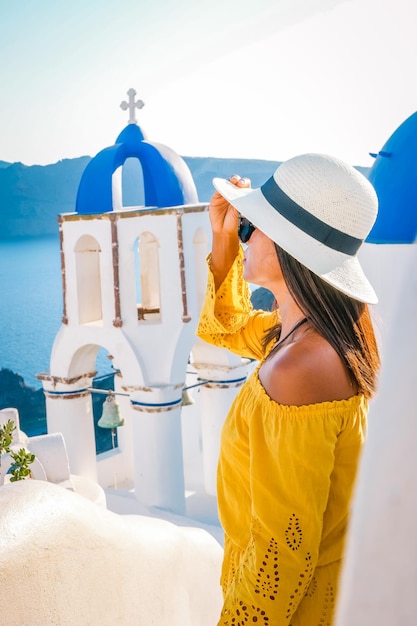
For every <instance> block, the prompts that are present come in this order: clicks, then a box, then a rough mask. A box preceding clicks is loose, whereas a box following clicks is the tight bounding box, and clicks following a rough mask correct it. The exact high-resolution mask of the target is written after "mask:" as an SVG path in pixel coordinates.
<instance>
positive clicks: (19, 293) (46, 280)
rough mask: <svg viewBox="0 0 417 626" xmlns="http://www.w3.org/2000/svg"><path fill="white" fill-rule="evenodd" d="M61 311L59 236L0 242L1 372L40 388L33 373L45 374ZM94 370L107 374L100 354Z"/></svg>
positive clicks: (100, 352) (100, 353)
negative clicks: (7, 372) (18, 376)
mask: <svg viewBox="0 0 417 626" xmlns="http://www.w3.org/2000/svg"><path fill="white" fill-rule="evenodd" d="M62 310H63V306H62V283H61V260H60V250H59V239H58V237H35V238H22V239H11V240H4V241H1V240H0V369H1V368H4V367H5V368H8V369H10V370H12V371H13V372H16V373H18V374H20V375H21V376H22V377H23V378H24V381H25V383H26V385H29V386H30V387H34V388H35V389H39V388H40V387H42V384H41V383H40V381H39V380H37V379H36V374H39V373H40V372H45V371H49V359H50V355H51V349H52V344H53V342H54V339H55V335H56V334H57V332H58V330H59V328H60V325H61V318H62ZM96 369H97V371H98V373H99V375H103V374H107V373H110V371H111V364H110V363H109V361H108V360H107V359H106V358H105V353H104V350H103V351H101V350H100V351H99V354H98V357H97V363H96Z"/></svg>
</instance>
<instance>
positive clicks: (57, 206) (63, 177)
mask: <svg viewBox="0 0 417 626" xmlns="http://www.w3.org/2000/svg"><path fill="white" fill-rule="evenodd" d="M90 158H91V157H89V156H83V157H79V158H76V159H64V160H62V161H58V163H54V164H53V165H31V166H27V165H23V164H22V163H12V164H10V163H7V162H5V161H0V239H9V238H12V237H28V236H29V237H30V236H32V237H36V236H39V235H57V234H58V225H57V221H56V218H57V216H58V215H59V214H60V213H67V212H72V211H74V210H75V202H76V197H77V190H78V186H79V183H80V180H81V176H82V173H83V171H84V169H85V167H86V165H87V163H88V162H89V161H90ZM184 160H185V162H186V163H187V165H188V167H189V168H190V170H191V173H192V175H193V178H194V182H195V185H196V187H197V192H198V197H199V200H200V202H207V201H208V200H209V199H210V196H211V194H212V192H213V186H212V182H211V181H212V178H213V177H214V176H223V177H228V176H230V175H231V174H234V173H236V174H241V175H242V176H248V177H249V178H251V180H252V184H253V186H259V185H260V184H262V183H263V182H264V181H265V180H266V178H268V177H269V176H271V175H272V173H273V172H274V171H275V169H276V168H277V167H278V165H279V162H278V161H262V160H251V159H225V158H223V159H217V158H214V157H184ZM132 161H134V160H133V159H129V160H128V161H127V162H126V167H125V168H124V169H125V170H126V171H125V174H124V178H123V200H124V204H125V205H131V204H142V203H143V201H142V202H141V201H140V196H141V194H142V197H143V189H142V186H141V181H140V184H139V189H138V181H137V179H138V176H137V167H136V166H134V164H132ZM136 164H137V161H136ZM358 169H359V170H361V171H362V172H363V173H364V174H365V175H367V172H368V169H367V168H361V167H359V168H358ZM135 175H136V180H135ZM138 197H139V200H138Z"/></svg>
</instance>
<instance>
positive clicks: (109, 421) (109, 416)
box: [97, 390, 125, 428]
mask: <svg viewBox="0 0 417 626" xmlns="http://www.w3.org/2000/svg"><path fill="white" fill-rule="evenodd" d="M124 423H125V421H124V419H123V417H122V416H121V415H120V406H119V403H118V402H117V400H116V397H115V395H114V391H112V390H109V392H108V394H107V398H106V399H105V401H104V402H103V411H102V414H101V417H100V419H99V420H98V422H97V424H98V425H99V426H101V428H118V427H119V426H123V424H124Z"/></svg>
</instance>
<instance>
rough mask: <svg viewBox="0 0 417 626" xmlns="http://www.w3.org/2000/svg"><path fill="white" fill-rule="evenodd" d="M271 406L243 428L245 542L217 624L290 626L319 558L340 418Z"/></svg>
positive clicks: (304, 408) (293, 408)
mask: <svg viewBox="0 0 417 626" xmlns="http://www.w3.org/2000/svg"><path fill="white" fill-rule="evenodd" d="M269 404H270V409H269V410H268V408H267V407H266V409H265V411H263V415H262V416H261V415H257V419H256V420H253V421H252V422H251V425H250V429H249V448H250V450H251V456H250V497H251V502H252V504H251V528H250V540H249V542H248V545H247V547H246V549H245V551H244V552H243V554H242V556H241V559H240V562H239V567H238V568H237V571H236V573H235V575H234V576H233V579H232V581H231V582H230V584H229V586H228V588H227V590H226V594H225V598H224V607H223V612H222V615H221V619H220V621H219V626H223V625H224V626H225V625H226V624H233V623H235V622H234V621H231V620H232V619H233V617H235V619H236V617H237V616H239V615H241V616H246V618H247V620H248V623H249V622H250V623H252V622H251V621H250V619H249V618H251V619H252V621H253V618H254V617H257V618H258V619H257V620H256V621H258V622H259V623H260V624H279V625H280V626H288V625H289V624H290V623H291V618H292V617H293V615H294V613H295V612H296V610H297V607H298V605H299V603H300V601H301V600H302V598H303V596H304V594H305V593H306V591H307V589H308V586H309V583H310V581H311V579H312V575H313V572H314V569H315V567H316V564H317V560H318V554H319V546H320V542H321V539H322V531H323V516H324V513H325V509H326V505H327V501H328V497H329V490H330V476H331V474H332V471H333V467H334V460H335V448H336V445H337V438H338V431H339V428H340V424H339V420H337V419H335V418H334V416H333V417H330V416H327V419H324V418H323V416H322V415H318V414H315V413H314V410H313V414H311V413H309V414H307V413H306V410H307V409H309V407H287V406H282V405H275V403H273V402H272V401H270V402H269ZM274 405H275V409H276V410H274ZM299 409H300V410H299ZM329 421H330V424H329ZM239 623H240V622H239ZM242 623H246V622H242Z"/></svg>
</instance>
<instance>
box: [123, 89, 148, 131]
mask: <svg viewBox="0 0 417 626" xmlns="http://www.w3.org/2000/svg"><path fill="white" fill-rule="evenodd" d="M127 95H128V96H129V101H128V102H126V100H123V102H121V103H120V108H121V109H123V111H127V109H129V124H136V116H135V109H142V108H143V107H144V106H145V103H144V102H143V101H142V100H136V101H135V96H136V91H135V90H134V89H132V88H130V89H129V91H128V92H127Z"/></svg>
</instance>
